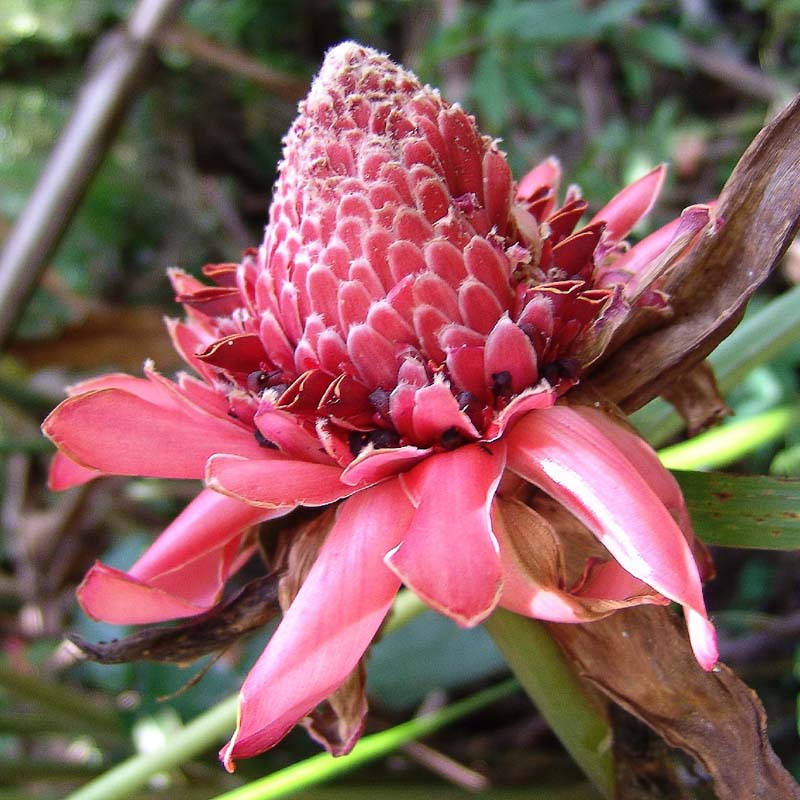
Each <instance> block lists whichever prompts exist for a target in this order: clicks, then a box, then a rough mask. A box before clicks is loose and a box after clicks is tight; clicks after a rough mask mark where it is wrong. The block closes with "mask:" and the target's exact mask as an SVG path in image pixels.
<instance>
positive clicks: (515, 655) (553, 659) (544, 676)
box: [484, 609, 614, 797]
mask: <svg viewBox="0 0 800 800" xmlns="http://www.w3.org/2000/svg"><path fill="white" fill-rule="evenodd" d="M484 625H485V627H486V630H487V631H488V632H489V633H490V634H491V636H492V638H493V639H494V641H495V643H496V644H497V646H498V647H499V648H500V651H501V652H502V654H503V656H504V657H505V659H506V661H507V662H508V665H509V666H510V667H511V669H512V671H513V672H514V674H515V675H516V676H517V678H518V679H519V682H520V683H521V684H522V687H523V689H525V691H526V693H527V694H528V696H529V697H530V698H531V700H533V702H534V704H535V705H536V707H537V708H538V709H539V712H540V713H541V715H542V716H543V717H544V718H545V719H546V720H547V722H548V723H549V725H550V727H551V728H552V730H553V732H554V733H555V734H556V736H558V738H559V739H560V740H561V743H562V744H563V745H564V747H565V748H566V749H567V750H568V751H569V753H570V755H571V756H572V757H573V758H574V759H575V761H576V762H577V763H578V764H579V765H580V767H581V769H582V770H583V771H584V772H585V773H586V775H587V777H588V778H589V779H590V780H591V781H592V783H593V784H594V785H595V786H596V787H597V788H598V790H599V791H600V792H601V793H602V794H603V795H604V796H605V797H613V795H614V778H613V767H612V762H611V729H610V728H609V725H608V721H607V720H606V719H605V717H604V716H603V714H602V713H601V711H600V710H599V709H598V707H597V705H596V704H595V703H593V702H592V700H591V699H590V698H589V696H588V695H587V694H586V691H585V689H584V687H583V684H582V683H581V681H580V679H579V678H578V676H577V675H576V674H575V672H574V670H573V669H572V667H571V666H570V664H569V662H568V661H567V660H566V658H565V657H564V654H563V653H562V652H561V650H560V649H559V647H558V645H557V644H556V643H555V642H554V641H553V638H552V637H551V636H550V634H549V632H548V631H547V628H546V627H545V626H544V625H543V624H542V623H541V622H537V621H536V620H533V619H528V618H527V617H521V616H519V615H517V614H512V613H511V612H510V611H505V610H503V609H497V610H496V611H495V612H494V613H493V614H492V616H491V617H489V619H487V620H486V622H485V623H484Z"/></svg>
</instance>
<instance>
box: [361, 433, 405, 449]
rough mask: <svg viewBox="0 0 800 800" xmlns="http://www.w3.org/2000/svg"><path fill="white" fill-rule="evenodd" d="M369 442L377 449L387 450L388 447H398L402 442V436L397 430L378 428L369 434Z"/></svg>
mask: <svg viewBox="0 0 800 800" xmlns="http://www.w3.org/2000/svg"><path fill="white" fill-rule="evenodd" d="M369 443H370V444H371V445H372V446H373V447H374V448H375V449H376V450H385V449H386V448H388V447H397V446H398V445H399V444H400V436H399V435H398V434H397V432H396V431H387V430H386V429H385V428H378V429H377V430H375V431H372V432H371V433H370V434H369Z"/></svg>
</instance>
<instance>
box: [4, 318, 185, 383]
mask: <svg viewBox="0 0 800 800" xmlns="http://www.w3.org/2000/svg"><path fill="white" fill-rule="evenodd" d="M9 351H10V352H11V354H12V355H13V356H15V357H16V358H18V359H19V360H20V361H22V362H23V363H24V364H25V365H26V366H28V367H29V368H31V369H39V368H41V367H46V366H52V365H54V364H55V365H57V366H60V367H66V368H68V369H82V370H86V369H95V370H96V369H97V366H98V364H107V365H110V366H114V367H118V368H120V369H127V370H133V371H138V370H140V369H141V367H142V363H143V362H144V360H145V359H146V358H152V359H153V360H154V361H155V362H156V364H158V367H159V369H160V370H161V371H163V372H169V371H171V370H173V369H177V368H178V367H179V366H180V365H181V362H180V359H179V358H178V356H177V355H176V353H175V348H174V347H173V345H172V343H171V341H170V338H169V334H168V333H167V330H166V328H165V326H164V322H163V320H162V313H161V312H160V311H159V309H157V308H153V307H139V308H126V307H124V306H110V307H93V308H91V309H90V310H89V311H88V312H87V313H86V314H85V315H84V316H83V318H82V319H80V320H79V321H78V322H75V323H72V324H70V325H68V326H67V327H66V328H65V329H64V330H63V331H61V332H60V333H59V335H58V338H56V339H46V340H41V341H39V340H36V341H16V342H13V343H12V344H11V346H10V347H9Z"/></svg>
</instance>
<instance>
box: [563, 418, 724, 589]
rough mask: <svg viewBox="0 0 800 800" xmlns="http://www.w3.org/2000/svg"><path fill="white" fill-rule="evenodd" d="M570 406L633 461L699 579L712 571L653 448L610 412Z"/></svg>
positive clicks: (674, 485) (680, 496)
mask: <svg viewBox="0 0 800 800" xmlns="http://www.w3.org/2000/svg"><path fill="white" fill-rule="evenodd" d="M572 408H573V410H574V411H575V413H577V414H580V415H581V416H582V417H584V418H585V419H586V420H587V421H588V422H589V423H590V424H591V425H593V426H594V427H595V428H597V429H598V430H600V431H601V432H602V433H603V434H604V435H605V436H607V437H608V438H609V439H610V440H611V441H612V442H614V444H615V445H616V446H617V447H618V448H619V449H620V450H621V451H622V452H623V453H624V454H625V457H626V458H627V459H628V461H630V462H631V464H633V468H634V469H635V470H636V471H637V472H638V473H639V474H640V475H641V476H642V477H643V478H644V479H645V481H646V482H647V485H648V486H649V487H650V488H651V489H652V490H653V491H654V492H655V493H656V496H657V497H658V499H659V500H660V501H661V502H662V503H663V504H664V505H665V506H666V508H667V511H669V513H670V514H671V515H672V518H673V519H674V520H675V521H676V522H677V523H678V525H679V527H680V529H681V530H682V531H683V535H684V536H685V537H686V541H687V542H688V543H689V546H690V547H691V548H692V552H693V553H694V557H695V561H696V562H697V565H698V568H699V569H700V576H701V578H706V577H707V576H709V575H711V574H713V571H714V565H713V563H712V562H711V558H710V556H709V554H708V551H707V550H706V549H705V547H704V545H703V544H702V543H700V542H699V541H698V540H697V538H696V537H695V534H694V529H693V528H692V521H691V518H690V517H689V509H688V508H687V507H686V501H685V500H684V497H683V492H681V487H680V485H679V484H678V482H677V481H676V480H675V478H674V477H673V476H672V473H671V472H670V471H669V470H668V469H665V468H664V465H663V464H662V463H661V461H660V460H659V458H658V454H657V453H656V451H655V450H653V448H652V447H650V445H649V444H648V443H647V442H646V441H645V440H644V439H642V437H641V436H639V434H637V433H636V432H635V431H633V430H630V429H629V428H628V427H627V426H626V425H625V424H622V423H620V422H618V421H615V420H614V418H613V417H611V415H610V414H609V413H607V412H605V411H602V410H600V409H595V408H591V407H588V406H573V407H572Z"/></svg>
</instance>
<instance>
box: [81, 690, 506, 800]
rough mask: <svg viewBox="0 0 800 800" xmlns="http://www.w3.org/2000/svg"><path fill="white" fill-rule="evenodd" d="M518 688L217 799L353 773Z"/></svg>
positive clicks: (249, 799) (249, 796) (257, 799)
mask: <svg viewBox="0 0 800 800" xmlns="http://www.w3.org/2000/svg"><path fill="white" fill-rule="evenodd" d="M518 688H519V684H518V683H517V682H516V681H515V680H508V681H504V682H503V683H500V684H498V685H497V686H493V687H491V688H489V689H484V690H483V691H482V692H478V693H477V694H474V695H472V696H471V697H467V698H466V699H464V700H460V701H459V702H457V703H453V704H452V705H449V706H445V707H444V708H440V709H438V710H437V711H434V712H432V713H431V714H425V715H424V716H421V717H416V718H415V719H412V720H410V721H408V722H404V723H403V724H401V725H396V726H395V727H394V728H390V729H389V730H388V731H381V732H380V733H374V734H372V735H371V736H365V737H364V738H363V739H361V740H360V741H359V742H358V744H357V745H356V746H355V747H354V748H353V750H352V752H351V753H350V754H349V755H346V756H340V757H339V758H333V757H332V756H330V755H329V754H328V753H321V754H320V755H318V756H313V757H312V758H308V759H306V760H305V761H301V762H300V763H299V764H292V766H290V767H286V769H282V770H280V771H278V772H274V773H273V774H272V775H267V777H265V778H261V779H260V780H257V781H253V782H252V783H248V784H247V785H246V786H241V787H240V788H238V789H234V790H233V791H230V792H225V793H224V794H221V795H218V796H217V797H216V798H215V800H278V798H281V797H288V796H289V795H291V794H294V793H295V792H298V791H300V790H301V789H305V788H308V787H309V786H313V785H315V784H318V783H321V782H322V781H326V780H329V779H330V778H333V777H335V776H337V775H341V774H342V773H344V772H349V771H350V770H352V769H355V768H356V767H359V766H361V765H362V764H365V763H367V762H368V761H374V760H375V759H378V758H381V757H383V756H386V755H388V754H389V753H391V752H393V751H394V750H397V748H399V747H401V746H402V745H404V744H407V743H408V742H413V741H416V740H417V739H421V738H422V737H423V736H427V735H429V734H431V733H433V732H434V731H437V730H439V728H442V727H444V726H445V725H448V724H450V723H451V722H455V721H456V720H458V719H461V717H465V716H467V715H468V714H471V713H473V712H474V711H477V710H478V709H480V708H483V707H485V706H488V705H490V704H491V703H494V702H496V701H497V700H500V699H501V698H503V697H508V696H509V695H510V694H512V693H513V692H515V691H516V690H517V689H518ZM70 800H71V799H70Z"/></svg>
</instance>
